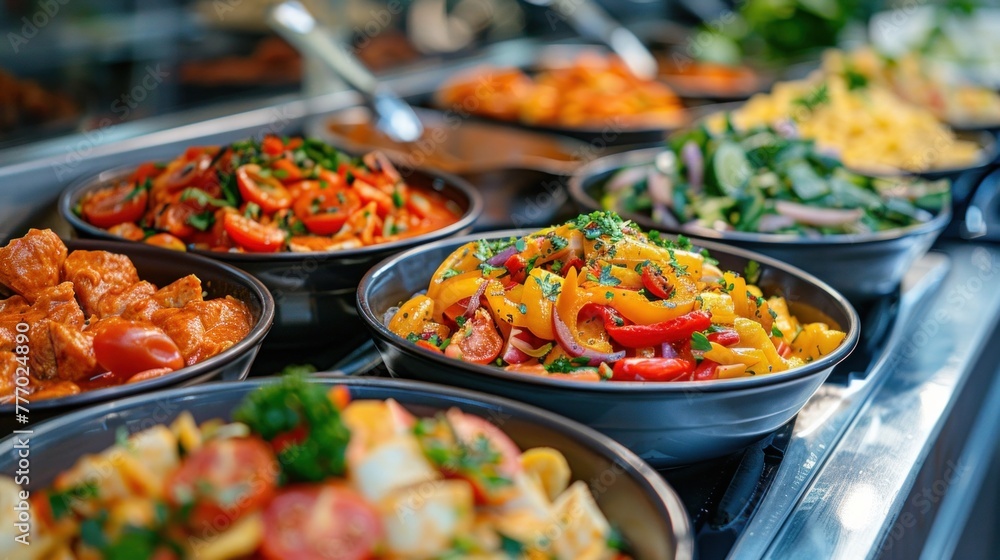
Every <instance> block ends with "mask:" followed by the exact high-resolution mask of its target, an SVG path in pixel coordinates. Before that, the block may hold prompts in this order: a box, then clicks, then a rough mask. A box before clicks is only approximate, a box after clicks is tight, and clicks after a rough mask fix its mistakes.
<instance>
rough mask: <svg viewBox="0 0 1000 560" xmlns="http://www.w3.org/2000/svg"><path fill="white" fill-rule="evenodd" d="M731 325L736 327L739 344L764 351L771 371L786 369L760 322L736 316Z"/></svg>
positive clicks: (786, 366) (783, 361)
mask: <svg viewBox="0 0 1000 560" xmlns="http://www.w3.org/2000/svg"><path fill="white" fill-rule="evenodd" d="M733 326H734V327H735V328H736V332H737V333H738V334H739V335H740V346H744V347H750V348H756V349H758V350H763V351H764V356H765V357H766V358H767V361H768V363H770V364H771V372H779V371H785V370H786V369H788V365H787V364H786V363H785V360H784V359H782V357H781V355H780V354H778V350H777V349H776V348H775V347H774V343H773V342H771V337H770V336H768V334H767V332H765V331H764V327H762V326H761V324H760V323H758V322H757V321H754V320H752V319H745V318H743V317H737V318H736V321H735V322H734V323H733Z"/></svg>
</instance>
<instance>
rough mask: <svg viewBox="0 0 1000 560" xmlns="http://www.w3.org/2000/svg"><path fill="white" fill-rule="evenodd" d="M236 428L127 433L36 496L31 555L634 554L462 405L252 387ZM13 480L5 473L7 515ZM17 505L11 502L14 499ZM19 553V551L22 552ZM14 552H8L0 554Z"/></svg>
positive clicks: (346, 559)
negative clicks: (430, 413) (414, 405)
mask: <svg viewBox="0 0 1000 560" xmlns="http://www.w3.org/2000/svg"><path fill="white" fill-rule="evenodd" d="M233 417H234V419H235V420H236V421H235V422H232V423H225V422H223V421H221V420H210V421H208V422H205V423H203V424H201V425H200V426H199V425H197V424H196V423H195V421H194V419H193V417H192V416H191V415H190V413H188V412H184V413H182V414H181V415H180V416H179V417H178V418H177V419H176V420H175V421H174V422H173V424H171V425H170V426H166V425H157V426H154V427H152V428H149V429H147V430H145V431H141V432H136V433H134V434H131V435H129V434H128V433H127V432H123V433H120V434H119V436H118V443H116V444H115V445H113V446H111V447H110V448H109V449H107V450H105V451H102V452H100V453H98V454H95V455H88V456H85V457H82V458H81V459H79V461H77V463H76V464H75V465H74V466H73V467H71V468H70V469H68V470H66V471H65V472H63V473H62V474H60V475H59V476H58V477H57V478H56V480H55V482H54V484H53V485H52V486H51V487H50V488H48V489H46V490H42V489H38V490H34V489H32V491H31V496H30V499H31V500H32V502H33V503H32V505H31V507H32V511H33V512H35V519H36V521H35V522H34V523H33V524H32V525H31V531H32V534H31V535H30V542H31V546H30V547H26V546H23V545H20V544H16V543H14V539H13V538H11V539H9V540H5V542H3V543H0V556H3V557H5V558H10V557H11V556H9V555H10V554H12V553H13V554H14V556H13V557H15V558H19V559H21V560H34V559H38V560H54V559H58V560H68V559H77V560H92V559H94V560H96V559H107V560H126V559H127V560H181V559H193V560H226V559H233V560H236V559H250V558H253V559H257V560H329V559H337V560H376V559H379V558H386V559H393V560H408V559H414V560H417V559H419V560H430V559H445V558H469V559H472V558H475V559H479V560H506V559H509V558H529V559H534V558H538V559H545V560H628V559H629V558H630V557H629V556H628V555H627V553H625V552H622V551H621V550H619V549H620V548H622V547H624V544H623V542H622V537H621V535H620V534H619V533H618V532H617V530H616V529H615V528H613V527H612V526H611V524H610V523H609V522H608V520H607V519H606V518H605V516H604V514H603V513H602V512H601V510H600V509H599V507H598V505H597V502H596V501H595V499H594V496H593V495H592V494H591V491H590V488H589V487H588V486H587V484H586V483H585V482H584V481H581V480H577V481H575V482H573V481H572V480H571V479H572V476H571V474H572V473H571V472H570V468H569V464H568V462H567V460H566V458H565V457H564V456H563V455H562V453H560V452H559V451H557V450H555V449H551V448H547V447H542V448H534V449H528V450H526V451H524V452H522V451H521V450H520V449H519V448H518V447H517V445H516V444H515V443H514V442H513V440H511V439H510V437H508V436H507V435H506V434H505V433H504V432H503V431H501V430H500V428H498V427H497V426H495V425H494V424H491V423H490V422H489V421H488V420H486V419H484V418H482V417H479V416H475V415H472V414H467V413H464V412H462V411H460V410H459V409H457V408H452V409H449V410H447V411H442V412H440V413H439V414H438V415H437V416H434V417H430V418H418V417H415V416H413V415H412V414H411V413H410V412H409V411H407V410H406V409H405V408H403V407H402V406H401V405H400V404H399V403H397V402H396V401H394V400H392V399H389V400H354V401H351V395H350V391H349V389H348V388H347V387H346V386H343V385H340V386H336V387H334V388H333V389H329V390H328V389H327V387H325V386H323V385H319V384H315V383H309V382H307V381H305V380H304V378H302V377H298V376H292V377H285V378H283V379H282V380H281V381H280V382H277V383H273V384H270V385H266V386H264V387H261V388H259V389H256V390H255V391H254V392H253V393H250V394H249V395H248V396H247V397H246V398H245V399H244V401H243V403H242V404H241V405H240V407H239V408H238V409H236V411H235V412H234V414H233ZM20 492H21V489H20V487H19V486H18V484H17V482H16V481H14V480H12V479H9V478H0V506H4V505H6V507H4V508H3V510H2V511H0V520H2V521H3V522H4V523H6V524H8V526H10V523H12V521H10V519H8V518H7V517H3V516H4V515H8V514H9V513H14V514H16V512H15V508H14V507H13V504H15V503H17V501H16V500H18V499H23V498H18V496H19V495H20V494H19V493H20ZM12 500H13V501H12ZM10 547H20V548H17V549H13V548H10ZM5 553H6V554H5Z"/></svg>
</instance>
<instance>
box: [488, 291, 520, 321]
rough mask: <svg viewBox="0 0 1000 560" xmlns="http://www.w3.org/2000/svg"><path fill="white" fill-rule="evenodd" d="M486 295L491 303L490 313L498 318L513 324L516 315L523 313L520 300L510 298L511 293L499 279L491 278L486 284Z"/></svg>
mask: <svg viewBox="0 0 1000 560" xmlns="http://www.w3.org/2000/svg"><path fill="white" fill-rule="evenodd" d="M512 291H513V290H512ZM485 295H486V300H487V301H488V302H489V304H490V313H492V314H493V317H495V318H496V319H497V320H499V321H503V322H505V323H507V324H510V325H513V324H514V319H515V317H517V316H519V315H522V313H521V310H520V309H519V308H518V307H519V304H520V302H519V301H513V300H511V299H510V295H511V294H510V293H509V292H507V290H505V289H504V287H503V284H501V283H500V281H499V280H490V283H489V284H487V285H486V292H485Z"/></svg>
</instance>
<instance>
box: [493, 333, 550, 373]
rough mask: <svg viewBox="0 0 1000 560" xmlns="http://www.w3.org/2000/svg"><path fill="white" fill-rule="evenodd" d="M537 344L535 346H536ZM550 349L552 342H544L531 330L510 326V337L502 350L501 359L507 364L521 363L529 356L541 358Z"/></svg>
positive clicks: (529, 357) (528, 358)
mask: <svg viewBox="0 0 1000 560" xmlns="http://www.w3.org/2000/svg"><path fill="white" fill-rule="evenodd" d="M536 346H537V348H536ZM551 349H552V343H551V342H550V343H545V341H544V340H542V339H541V338H538V337H537V336H535V335H534V334H532V333H531V331H528V330H525V329H522V328H520V327H511V329H510V338H508V339H507V345H506V347H505V348H504V351H503V360H504V361H505V362H507V363H508V364H523V363H524V362H527V361H528V360H530V359H531V358H541V357H542V356H544V355H545V354H546V353H548V351H549V350H551Z"/></svg>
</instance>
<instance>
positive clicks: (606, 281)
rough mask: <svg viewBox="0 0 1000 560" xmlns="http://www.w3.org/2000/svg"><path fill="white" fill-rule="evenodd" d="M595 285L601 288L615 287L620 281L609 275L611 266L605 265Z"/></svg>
mask: <svg viewBox="0 0 1000 560" xmlns="http://www.w3.org/2000/svg"><path fill="white" fill-rule="evenodd" d="M597 283H598V284H600V285H602V286H617V285H619V284H621V283H622V281H621V280H619V279H618V278H615V276H614V275H613V274H611V265H610V264H606V265H604V266H602V267H601V276H600V277H599V278H598V279H597Z"/></svg>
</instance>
